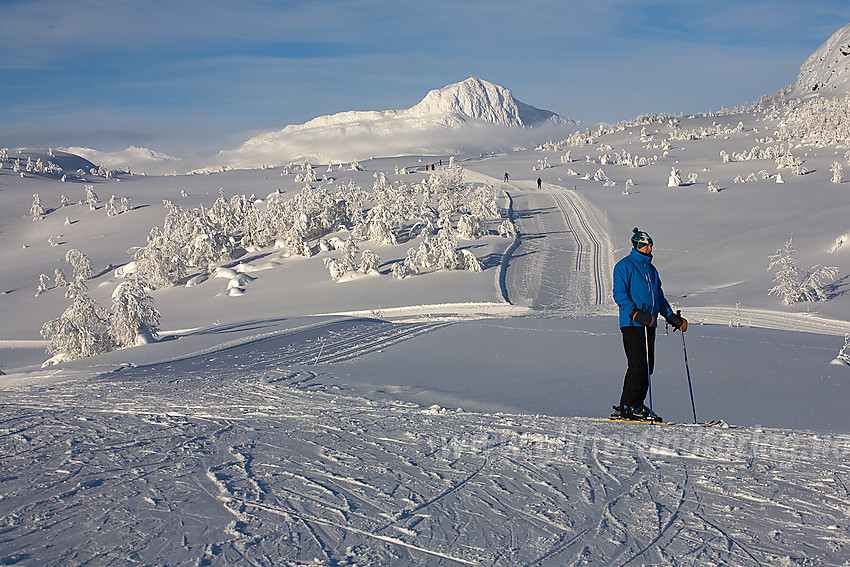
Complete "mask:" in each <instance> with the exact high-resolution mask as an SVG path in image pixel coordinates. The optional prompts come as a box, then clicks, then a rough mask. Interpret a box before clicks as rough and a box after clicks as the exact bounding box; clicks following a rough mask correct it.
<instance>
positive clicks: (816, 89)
mask: <svg viewBox="0 0 850 567" xmlns="http://www.w3.org/2000/svg"><path fill="white" fill-rule="evenodd" d="M847 92H850V24H847V25H846V26H844V27H842V28H841V29H839V30H838V31H837V32H835V33H834V34H832V37H830V38H829V39H828V40H826V42H825V43H824V44H823V45H821V46H820V47H819V48H817V49H816V50H815V52H814V53H812V54H811V55H810V56H809V58H808V59H807V60H806V62H805V63H803V66H802V67H801V68H800V74H799V75H798V76H797V82H796V83H795V85H794V90H793V91H792V95H793V96H797V97H803V96H806V95H810V94H821V95H826V96H844V95H845V94H846V93H847Z"/></svg>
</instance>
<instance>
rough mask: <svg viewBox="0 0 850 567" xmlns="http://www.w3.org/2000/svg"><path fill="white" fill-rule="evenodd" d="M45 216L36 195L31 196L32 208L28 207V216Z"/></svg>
mask: <svg viewBox="0 0 850 567" xmlns="http://www.w3.org/2000/svg"><path fill="white" fill-rule="evenodd" d="M44 214H45V210H44V207H43V206H42V204H41V199H40V198H39V196H38V193H35V194H33V196H32V206H31V207H30V216H32V217H42V216H44Z"/></svg>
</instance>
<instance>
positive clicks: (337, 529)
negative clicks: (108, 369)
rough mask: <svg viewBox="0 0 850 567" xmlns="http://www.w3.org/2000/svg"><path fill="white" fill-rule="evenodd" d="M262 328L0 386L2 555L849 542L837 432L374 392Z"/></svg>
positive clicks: (192, 555)
mask: <svg viewBox="0 0 850 567" xmlns="http://www.w3.org/2000/svg"><path fill="white" fill-rule="evenodd" d="M308 339H309V337H306V336H305V337H301V338H295V341H296V342H297V341H299V340H302V341H307V340H308ZM275 345H276V344H275V343H274V341H271V340H264V341H259V342H258V343H256V344H253V345H250V344H246V345H242V347H240V349H242V350H241V351H240V350H239V349H231V351H230V352H229V353H227V356H222V353H209V354H207V355H201V356H199V357H196V358H194V359H186V360H182V361H173V362H169V363H164V364H161V365H152V366H147V367H139V368H132V367H127V368H125V369H122V370H120V371H117V372H112V373H109V374H105V375H102V376H100V377H97V378H92V379H89V380H79V381H74V380H69V381H66V382H64V383H54V384H51V385H42V386H38V385H31V386H29V387H20V388H10V387H7V388H5V390H4V391H3V392H2V398H0V399H2V400H3V403H2V408H3V412H2V415H3V418H2V420H0V458H2V461H3V463H4V467H3V473H2V474H3V477H2V479H3V482H2V484H0V517H2V525H1V526H0V562H2V563H3V564H14V563H21V564H39V565H63V566H68V565H70V566H74V565H85V564H92V563H97V564H101V565H121V564H126V563H130V562H132V563H142V564H171V565H177V564H193V565H198V564H200V565H228V564H250V565H296V564H304V563H310V564H318V565H346V564H360V565H389V564H393V565H441V566H442V565H506V566H507V565H573V564H576V565H577V564H610V565H626V564H677V565H702V564H707V563H708V564H720V563H729V564H736V565H767V564H777V563H781V562H785V563H788V564H796V563H813V564H840V563H841V562H843V561H845V560H846V557H847V554H848V552H850V516H848V514H847V504H848V501H850V492H849V491H848V486H850V459H848V450H850V436H847V435H834V436H819V435H814V434H806V433H795V432H790V431H784V430H768V429H716V428H712V429H700V430H694V429H691V430H688V431H684V429H685V428H670V429H668V430H663V431H662V430H660V429H653V428H650V427H646V426H633V427H631V426H629V425H626V424H608V423H598V422H593V421H591V420H589V419H580V418H573V419H569V418H554V417H545V416H523V415H513V414H488V413H465V412H457V411H448V410H445V409H443V408H439V407H431V408H425V407H421V406H417V405H415V404H407V403H403V402H392V401H376V400H371V399H366V398H362V397H359V396H356V395H353V394H352V393H351V392H350V391H348V390H346V389H345V388H341V387H336V386H324V385H322V384H321V380H320V376H317V375H316V374H315V371H316V369H315V367H314V366H313V365H312V363H310V364H306V365H303V366H300V367H299V366H293V367H290V368H286V367H283V366H281V365H278V364H273V363H271V361H273V360H274V359H275V357H276V356H278V355H276V354H275V353H274V352H272V350H273V347H275ZM251 346H252V347H253V348H249V347H251ZM277 346H279V345H277ZM237 351H238V352H237ZM311 354H312V353H311ZM287 356H288V355H285V354H284V355H282V356H281V358H279V359H278V361H282V360H283V359H284V358H286V357H287ZM305 358H306V362H308V363H309V362H310V359H311V356H306V357H305ZM261 361H265V362H266V363H268V365H267V367H266V368H265V369H260V366H261Z"/></svg>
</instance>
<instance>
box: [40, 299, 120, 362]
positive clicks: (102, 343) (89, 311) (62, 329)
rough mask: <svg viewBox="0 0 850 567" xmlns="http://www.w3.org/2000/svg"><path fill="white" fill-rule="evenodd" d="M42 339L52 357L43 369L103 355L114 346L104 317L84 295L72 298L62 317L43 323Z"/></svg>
mask: <svg viewBox="0 0 850 567" xmlns="http://www.w3.org/2000/svg"><path fill="white" fill-rule="evenodd" d="M41 336H42V337H44V338H45V339H46V340H48V341H49V344H48V346H47V352H48V353H50V354H52V355H54V356H53V358H51V359H50V360H49V361H47V362H45V365H47V364H55V363H57V362H65V361H69V360H75V359H78V358H84V357H87V356H94V355H97V354H103V353H105V352H109V351H110V350H111V349H112V347H113V346H114V343H113V341H112V335H111V333H110V331H109V323H108V316H107V314H106V313H104V311H103V308H102V307H100V306H99V305H98V304H97V302H96V301H94V300H93V299H91V298H90V297H89V296H88V295H86V294H85V293H79V294H77V295H76V296H74V299H73V301H72V302H71V305H70V306H69V307H68V308H67V309H66V310H65V311H64V312H63V313H62V315H61V316H59V317H58V318H57V319H53V320H52V321H48V322H47V323H45V324H44V325H43V326H42V328H41Z"/></svg>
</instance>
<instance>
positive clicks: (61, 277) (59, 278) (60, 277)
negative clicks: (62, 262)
mask: <svg viewBox="0 0 850 567" xmlns="http://www.w3.org/2000/svg"><path fill="white" fill-rule="evenodd" d="M53 280H54V281H55V282H56V287H65V286H66V285H68V280H67V279H65V272H63V271H62V270H61V269H59V268H56V269H55V270H54V271H53Z"/></svg>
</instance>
